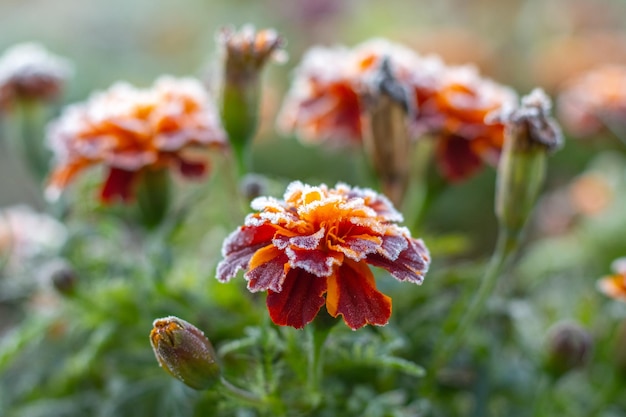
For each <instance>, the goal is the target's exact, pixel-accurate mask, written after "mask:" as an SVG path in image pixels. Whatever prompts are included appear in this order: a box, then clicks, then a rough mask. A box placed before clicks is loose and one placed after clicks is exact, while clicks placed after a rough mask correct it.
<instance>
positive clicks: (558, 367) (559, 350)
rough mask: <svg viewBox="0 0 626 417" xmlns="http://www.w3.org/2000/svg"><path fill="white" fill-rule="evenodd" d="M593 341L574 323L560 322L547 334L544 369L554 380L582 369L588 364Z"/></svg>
mask: <svg viewBox="0 0 626 417" xmlns="http://www.w3.org/2000/svg"><path fill="white" fill-rule="evenodd" d="M592 348H593V339H592V337H591V335H590V334H589V333H588V332H587V331H586V330H585V329H583V328H582V327H580V326H579V325H578V324H576V323H570V322H561V323H557V324H555V325H554V326H553V327H552V328H551V329H550V330H549V332H548V343H547V357H546V361H545V368H546V370H547V372H548V373H549V374H550V375H552V376H553V377H554V378H559V377H561V376H563V375H564V374H566V373H567V372H569V371H571V370H574V369H577V368H582V367H583V366H585V365H586V364H587V362H589V358H590V354H591V350H592Z"/></svg>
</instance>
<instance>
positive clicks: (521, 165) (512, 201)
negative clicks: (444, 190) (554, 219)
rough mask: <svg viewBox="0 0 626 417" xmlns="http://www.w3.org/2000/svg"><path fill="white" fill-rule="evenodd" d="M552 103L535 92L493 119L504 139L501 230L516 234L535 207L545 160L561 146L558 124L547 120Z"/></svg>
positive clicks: (498, 189) (500, 171) (498, 188)
mask: <svg viewBox="0 0 626 417" xmlns="http://www.w3.org/2000/svg"><path fill="white" fill-rule="evenodd" d="M551 107H552V103H551V102H550V99H549V98H548V97H547V96H546V95H545V93H544V92H543V91H542V90H539V89H536V90H534V91H533V92H532V93H530V94H529V95H527V96H526V97H523V98H522V104H521V106H520V107H519V108H517V109H515V110H513V111H510V112H507V113H503V114H499V115H496V116H495V117H493V118H492V120H493V121H498V122H501V123H504V124H505V126H506V129H505V139H504V147H503V150H502V156H501V157H500V162H499V164H498V180H497V186H496V215H497V217H498V220H499V222H500V225H501V227H503V228H505V229H507V230H508V231H509V232H510V233H511V234H512V235H513V236H516V235H517V234H519V232H520V231H521V230H522V228H523V227H524V224H525V223H526V220H527V218H528V216H529V214H530V212H531V210H532V208H533V207H534V205H535V202H536V200H537V197H538V196H539V192H540V191H541V187H542V186H543V182H544V179H545V173H546V165H547V156H548V154H549V153H550V152H552V151H554V150H556V149H558V148H559V147H560V146H561V144H562V133H561V129H560V127H559V126H558V124H557V123H556V122H555V121H554V119H552V118H551V117H550V110H551Z"/></svg>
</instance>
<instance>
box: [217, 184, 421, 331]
mask: <svg viewBox="0 0 626 417" xmlns="http://www.w3.org/2000/svg"><path fill="white" fill-rule="evenodd" d="M252 208H254V209H255V210H258V211H259V212H258V213H252V214H249V215H248V217H247V218H246V221H245V224H244V225H243V226H241V227H239V228H238V229H237V230H235V231H234V232H233V233H232V234H231V235H230V236H229V237H228V238H227V239H226V240H225V241H224V244H223V247H222V254H223V256H224V259H223V260H222V261H221V262H220V263H219V265H218V267H217V278H218V280H220V281H222V282H227V281H229V280H230V279H231V278H233V277H234V276H235V275H236V274H237V271H238V270H239V269H245V270H247V272H246V273H245V275H244V277H245V279H246V280H247V281H248V289H249V290H250V291H251V292H258V291H267V292H268V296H267V307H268V310H269V313H270V317H271V318H272V321H273V322H274V323H276V324H278V325H282V326H292V327H295V328H298V329H299V328H303V327H304V326H305V325H306V324H307V323H309V322H311V321H312V320H313V319H314V318H315V316H316V315H317V313H318V311H319V310H320V309H321V307H322V306H323V305H324V304H325V305H326V309H327V311H328V313H329V314H330V315H331V316H333V317H337V316H338V315H341V316H343V320H344V322H345V323H346V324H347V325H348V326H349V327H350V328H352V329H358V328H360V327H362V326H364V325H366V324H374V325H381V326H382V325H385V324H386V323H387V322H388V320H389V317H390V316H391V299H390V298H389V297H388V296H386V295H384V294H382V293H381V292H379V291H378V290H377V289H376V283H375V281H374V275H373V274H372V272H371V270H370V268H369V266H368V265H372V266H377V267H381V268H384V269H386V270H387V271H389V272H390V273H391V275H393V276H394V277H395V278H396V279H398V280H400V281H408V282H412V283H415V284H421V283H422V281H423V279H424V274H425V273H426V271H427V270H428V266H429V263H430V257H429V253H428V250H427V248H426V246H425V245H424V243H423V242H422V240H421V239H414V238H412V237H411V235H410V232H409V231H408V229H406V228H404V227H400V226H398V225H397V224H396V222H399V221H402V215H401V214H400V213H398V212H397V211H396V210H395V208H394V207H393V205H392V204H391V203H390V202H389V200H387V198H386V197H384V196H382V195H379V194H377V193H375V192H374V191H372V190H369V189H360V188H351V187H349V186H347V185H345V184H337V185H336V187H335V188H330V189H329V188H328V187H327V186H326V185H320V186H318V187H313V186H309V185H305V184H303V183H301V182H299V181H296V182H293V183H291V184H290V185H289V186H288V187H287V190H286V192H285V195H284V199H283V200H278V199H274V198H270V197H259V198H257V199H255V200H254V201H253V202H252Z"/></svg>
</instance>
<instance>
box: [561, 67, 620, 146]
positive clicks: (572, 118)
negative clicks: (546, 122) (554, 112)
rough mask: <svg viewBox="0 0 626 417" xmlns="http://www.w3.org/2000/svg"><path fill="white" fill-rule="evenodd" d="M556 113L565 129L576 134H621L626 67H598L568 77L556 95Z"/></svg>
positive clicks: (581, 135) (583, 135)
mask: <svg viewBox="0 0 626 417" xmlns="http://www.w3.org/2000/svg"><path fill="white" fill-rule="evenodd" d="M559 112H560V118H561V120H562V122H563V125H564V126H565V128H566V129H567V130H568V131H569V132H570V133H571V134H572V135H575V136H578V137H585V136H591V135H595V134H598V133H601V132H602V131H606V130H609V131H613V132H614V133H615V134H617V135H620V134H621V133H623V132H624V130H626V122H625V120H626V66H618V65H606V66H601V67H598V68H595V69H593V70H591V71H589V72H586V73H584V74H582V75H580V76H579V77H576V78H574V79H572V80H570V81H569V82H568V83H567V84H566V85H565V86H564V88H563V90H562V91H561V93H560V95H559ZM624 140H626V138H624Z"/></svg>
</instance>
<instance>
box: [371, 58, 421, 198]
mask: <svg viewBox="0 0 626 417" xmlns="http://www.w3.org/2000/svg"><path fill="white" fill-rule="evenodd" d="M362 98H363V102H364V104H365V113H366V116H365V117H364V118H363V122H364V126H363V134H364V135H363V140H364V145H365V150H366V152H367V153H368V156H369V159H370V162H371V164H372V165H373V167H374V170H375V171H376V174H377V175H378V178H379V179H380V181H381V187H382V190H383V193H384V194H385V195H387V197H389V198H390V199H391V201H392V202H393V203H394V204H395V205H396V206H399V205H400V204H401V203H402V200H403V199H404V194H405V192H406V189H407V186H408V182H409V178H410V167H411V159H412V158H411V156H412V153H413V143H412V141H411V138H410V135H409V129H408V122H407V120H408V118H409V116H410V114H412V113H413V111H414V103H413V100H412V99H411V95H410V94H409V92H408V91H407V90H406V89H405V88H404V86H403V85H402V84H400V83H399V82H398V80H397V79H396V78H394V75H393V73H392V68H391V67H390V62H389V60H388V59H385V60H383V62H382V64H381V67H380V69H379V70H378V72H377V73H376V75H375V77H374V78H373V79H372V80H371V82H370V83H369V85H368V88H367V91H366V92H365V93H364V95H363V97H362Z"/></svg>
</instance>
